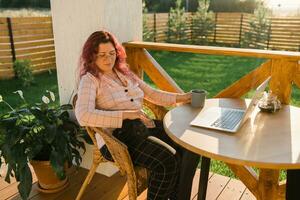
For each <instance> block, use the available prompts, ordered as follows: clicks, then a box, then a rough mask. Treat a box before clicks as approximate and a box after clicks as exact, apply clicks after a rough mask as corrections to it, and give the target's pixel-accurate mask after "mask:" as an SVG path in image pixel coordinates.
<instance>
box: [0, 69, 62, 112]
mask: <svg viewBox="0 0 300 200" xmlns="http://www.w3.org/2000/svg"><path fill="white" fill-rule="evenodd" d="M34 80H35V83H34V84H33V85H32V86H30V87H27V88H26V87H22V84H21V82H20V81H19V80H18V79H10V80H0V95H2V97H3V99H4V100H5V101H6V102H8V103H9V104H10V105H11V106H12V107H13V108H15V107H17V106H20V104H22V102H23V101H22V100H21V99H20V98H19V95H18V94H14V93H13V92H14V91H16V90H22V91H23V95H24V98H25V99H26V100H27V102H29V103H38V102H41V101H42V100H41V98H42V96H43V95H44V94H46V90H50V91H52V92H54V93H55V96H56V99H57V101H56V102H59V101H58V85H57V75H56V70H52V71H51V73H49V72H46V73H43V74H38V75H35V76H34ZM8 110H9V108H8V107H7V106H5V105H4V104H3V103H0V113H2V112H4V111H8Z"/></svg>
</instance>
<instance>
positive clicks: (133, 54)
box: [124, 42, 300, 200]
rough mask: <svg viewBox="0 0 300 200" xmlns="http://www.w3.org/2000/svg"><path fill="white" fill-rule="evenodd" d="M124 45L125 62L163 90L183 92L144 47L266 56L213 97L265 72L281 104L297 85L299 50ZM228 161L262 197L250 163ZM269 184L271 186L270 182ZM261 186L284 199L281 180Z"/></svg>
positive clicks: (252, 83) (249, 84) (244, 87)
mask: <svg viewBox="0 0 300 200" xmlns="http://www.w3.org/2000/svg"><path fill="white" fill-rule="evenodd" d="M124 46H125V47H126V51H127V52H128V62H129V65H130V66H131V69H132V70H133V71H134V72H135V73H137V74H138V75H139V76H140V77H142V75H143V72H145V73H146V74H147V75H148V76H149V78H150V79H151V80H152V81H153V82H154V83H155V84H156V86H158V87H159V88H160V89H162V90H166V91H170V92H182V90H181V89H180V88H179V87H178V85H177V84H176V83H175V82H174V81H173V80H172V79H171V78H170V77H169V76H168V74H167V73H166V72H165V71H164V69H163V68H162V67H161V66H160V65H159V64H158V63H157V62H156V61H155V59H153V57H152V56H151V55H150V54H149V53H148V51H147V50H146V49H149V50H159V51H176V52H189V53H200V54H201V53H203V54H213V55H227V56H247V57H256V58H265V59H266V61H265V63H263V64H261V65H260V66H259V67H257V68H256V69H255V70H253V71H251V72H250V73H248V74H246V75H245V76H243V77H242V78H241V79H239V80H237V81H236V82H235V83H233V84H232V85H230V86H228V87H227V88H226V89H224V90H222V91H220V92H219V93H218V94H217V95H216V96H215V97H233V98H238V97H241V96H242V95H244V94H245V93H247V92H248V91H249V90H250V89H251V88H254V87H256V86H258V85H259V84H260V83H261V82H262V81H263V80H265V79H266V78H267V77H268V76H272V78H271V82H270V89H271V90H272V91H273V92H274V93H275V94H276V95H277V96H278V97H279V99H280V100H281V102H282V103H284V104H288V103H289V101H290V96H291V90H292V84H295V85H296V86H297V87H299V88H300V63H299V61H300V53H298V52H285V51H267V50H253V49H238V48H221V47H207V46H192V45H175V44H165V43H149V42H129V43H125V44H124ZM227 165H228V166H229V167H230V168H231V170H232V171H233V172H234V173H235V174H236V175H237V176H238V177H239V178H240V179H241V180H242V181H243V183H244V184H245V185H246V186H247V188H248V189H249V190H250V191H251V192H252V193H253V194H254V195H255V196H256V198H257V199H264V197H263V196H261V195H262V193H263V191H262V190H263V189H262V187H261V184H262V183H261V180H260V179H259V178H258V175H257V174H256V172H255V171H254V170H253V169H252V168H251V167H247V166H238V165H234V164H228V163H227ZM268 173H276V174H278V175H279V171H277V170H264V171H263V173H262V174H261V176H265V177H268V176H269V174H268ZM270 181H273V180H270ZM276 181H277V180H275V182H276ZM270 187H273V186H272V185H271V184H270ZM264 189H272V191H275V192H276V194H275V196H277V198H278V199H280V200H283V199H285V183H284V182H281V183H278V184H277V185H276V189H274V188H264Z"/></svg>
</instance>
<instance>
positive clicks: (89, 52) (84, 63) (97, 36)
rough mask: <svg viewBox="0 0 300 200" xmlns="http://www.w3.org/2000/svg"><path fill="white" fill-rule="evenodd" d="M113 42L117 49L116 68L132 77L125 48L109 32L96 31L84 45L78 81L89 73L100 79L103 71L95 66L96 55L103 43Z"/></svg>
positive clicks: (78, 70)
mask: <svg viewBox="0 0 300 200" xmlns="http://www.w3.org/2000/svg"><path fill="white" fill-rule="evenodd" d="M108 42H111V43H112V44H113V46H114V47H115V49H116V53H117V55H116V62H115V66H114V68H116V69H118V70H119V71H120V72H121V73H123V74H124V75H131V74H132V72H131V71H130V70H129V68H128V64H127V63H126V57H127V55H126V52H125V49H124V47H123V46H122V45H121V44H120V43H119V42H118V40H117V39H116V37H115V36H114V35H113V34H111V33H109V32H108V31H96V32H94V33H92V34H91V35H90V36H89V37H88V39H87V40H86V42H85V43H84V45H83V49H82V53H81V56H80V59H79V65H78V69H77V81H78V82H79V80H80V79H81V77H82V76H83V75H85V74H86V73H87V72H89V73H91V74H93V75H94V76H95V77H98V78H100V77H99V73H101V71H100V70H99V68H98V67H97V66H96V64H95V55H96V54H97V53H98V47H99V44H101V43H108Z"/></svg>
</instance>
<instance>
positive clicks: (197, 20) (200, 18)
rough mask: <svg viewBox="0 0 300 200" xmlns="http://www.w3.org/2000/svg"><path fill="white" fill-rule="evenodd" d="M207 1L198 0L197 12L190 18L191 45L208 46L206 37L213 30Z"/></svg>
mask: <svg viewBox="0 0 300 200" xmlns="http://www.w3.org/2000/svg"><path fill="white" fill-rule="evenodd" d="M208 5H209V1H208V2H206V0H205V1H204V0H199V6H198V9H197V12H196V13H195V15H194V16H193V17H192V24H193V26H192V42H193V44H208V35H209V34H210V33H211V32H212V31H213V30H214V27H215V23H214V18H213V13H212V12H208Z"/></svg>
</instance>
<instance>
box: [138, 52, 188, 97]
mask: <svg viewBox="0 0 300 200" xmlns="http://www.w3.org/2000/svg"><path fill="white" fill-rule="evenodd" d="M138 58H139V65H140V66H141V68H142V69H143V70H144V71H145V72H146V74H147V75H148V76H149V78H150V79H151V80H152V81H153V82H154V83H155V85H157V87H158V88H160V89H162V90H165V91H169V92H179V93H182V92H183V91H182V89H181V88H180V87H179V86H178V85H177V84H176V83H175V81H174V80H173V79H172V78H171V77H170V76H169V75H168V74H167V72H166V71H165V70H164V69H163V68H162V67H161V66H160V65H159V64H158V63H157V62H156V61H155V59H154V58H153V57H152V56H151V55H150V54H149V52H148V51H147V50H145V49H143V50H140V51H138Z"/></svg>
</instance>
